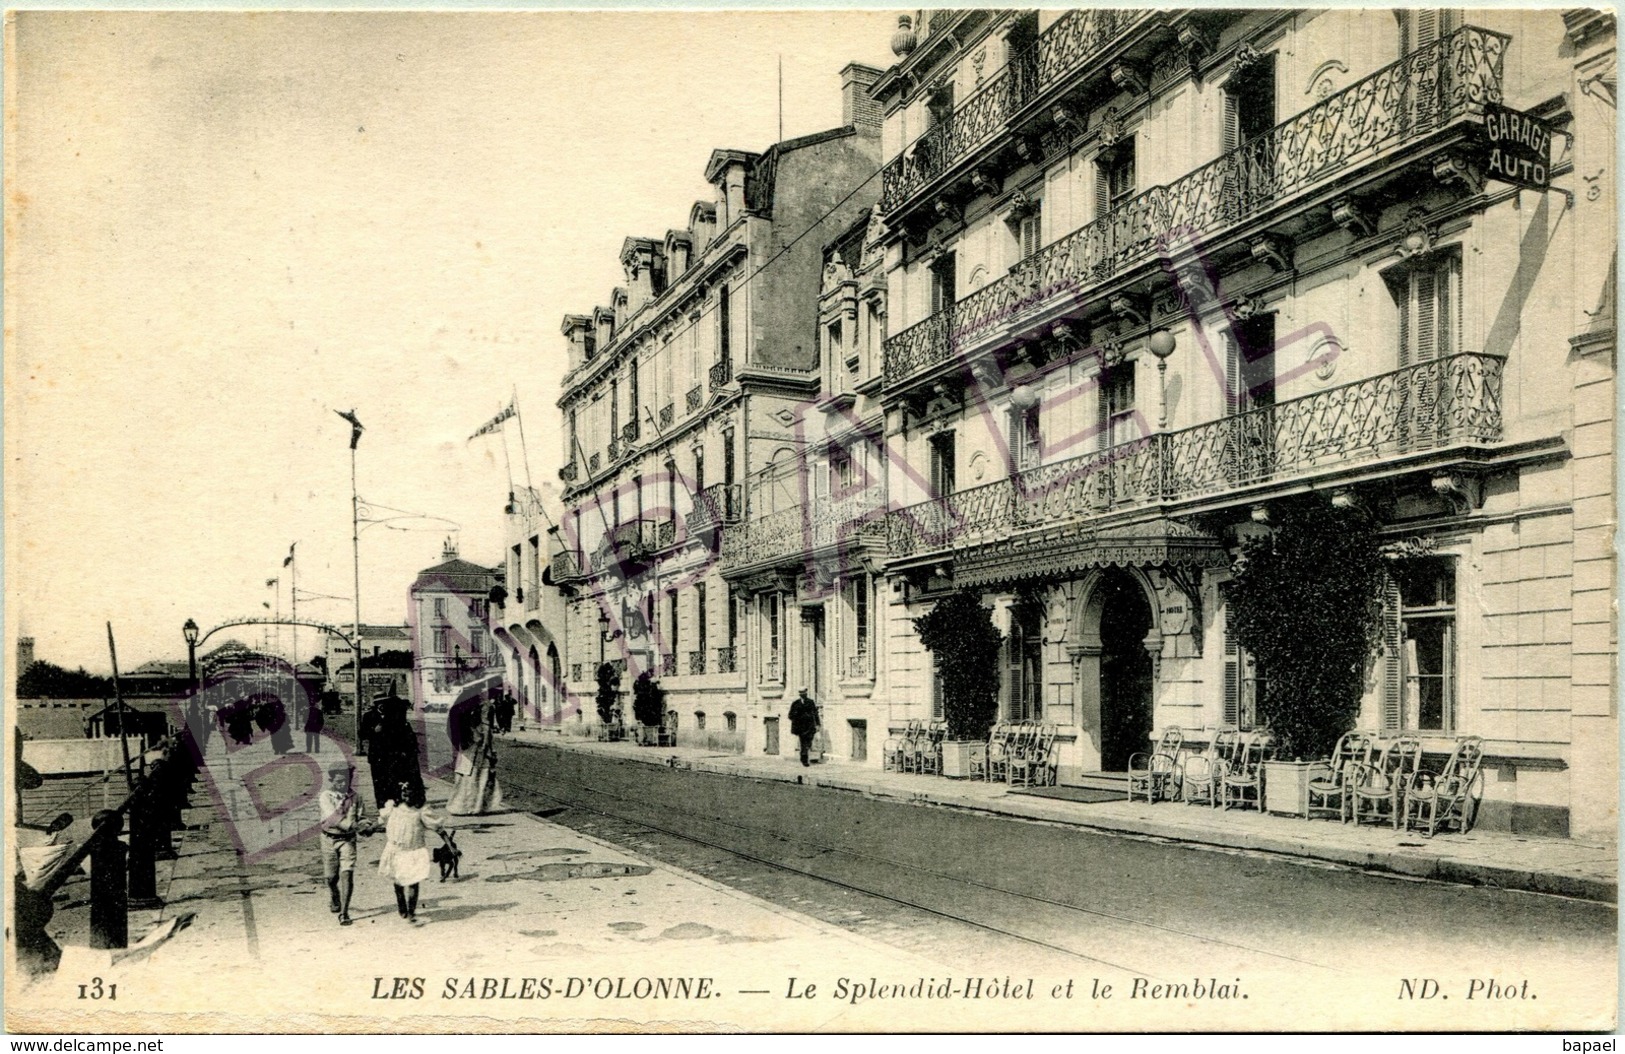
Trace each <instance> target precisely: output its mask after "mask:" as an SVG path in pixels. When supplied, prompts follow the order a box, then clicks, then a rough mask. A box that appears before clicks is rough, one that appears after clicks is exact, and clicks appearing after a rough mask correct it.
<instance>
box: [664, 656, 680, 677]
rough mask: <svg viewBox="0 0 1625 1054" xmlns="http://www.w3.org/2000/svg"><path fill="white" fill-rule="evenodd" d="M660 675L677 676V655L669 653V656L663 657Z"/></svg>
mask: <svg viewBox="0 0 1625 1054" xmlns="http://www.w3.org/2000/svg"><path fill="white" fill-rule="evenodd" d="M660 676H662V677H676V676H677V656H675V655H667V656H665V657H663V658H662V659H661V660H660Z"/></svg>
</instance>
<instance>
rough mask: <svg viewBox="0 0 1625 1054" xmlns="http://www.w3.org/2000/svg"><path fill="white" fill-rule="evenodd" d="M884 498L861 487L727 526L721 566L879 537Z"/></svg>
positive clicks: (751, 563) (788, 557)
mask: <svg viewBox="0 0 1625 1054" xmlns="http://www.w3.org/2000/svg"><path fill="white" fill-rule="evenodd" d="M885 515H886V501H885V499H884V497H882V496H881V495H880V493H879V492H878V491H874V492H870V491H861V492H859V493H857V494H854V495H852V496H851V497H848V498H843V499H841V500H839V501H831V502H825V503H822V504H813V505H797V506H795V507H793V508H789V509H780V510H779V511H777V512H771V513H768V514H767V515H766V516H758V517H755V518H753V519H750V520H745V521H742V522H740V523H737V524H734V525H732V526H729V527H726V528H724V529H723V532H722V566H723V567H749V566H754V565H756V564H764V563H774V562H779V561H785V560H797V559H800V558H801V557H803V556H805V555H806V554H808V553H811V552H813V551H815V550H819V549H826V548H829V547H831V546H834V545H837V544H840V543H842V542H845V541H848V540H851V539H858V538H873V539H882V538H884V537H885V532H886V521H885Z"/></svg>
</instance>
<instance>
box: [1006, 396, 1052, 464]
mask: <svg viewBox="0 0 1625 1054" xmlns="http://www.w3.org/2000/svg"><path fill="white" fill-rule="evenodd" d="M1009 435H1010V468H1011V469H1012V470H1013V471H1015V472H1021V471H1023V470H1025V469H1030V468H1037V467H1038V463H1039V461H1040V460H1041V458H1042V455H1043V450H1044V439H1043V434H1042V432H1040V430H1039V427H1038V407H1036V406H1029V407H1027V408H1026V409H1025V410H1011V411H1010V420H1009Z"/></svg>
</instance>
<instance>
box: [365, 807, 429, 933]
mask: <svg viewBox="0 0 1625 1054" xmlns="http://www.w3.org/2000/svg"><path fill="white" fill-rule="evenodd" d="M400 795H401V798H400V800H399V801H398V802H397V801H391V802H390V803H388V804H387V805H385V806H384V811H383V813H382V814H381V815H380V817H379V818H380V819H381V820H383V822H384V837H385V844H384V852H383V854H382V855H381V856H379V858H378V873H379V874H380V875H383V876H384V877H386V878H388V879H389V880H390V881H391V882H393V883H394V884H395V907H396V908H397V909H398V910H399V911H400V913H401V918H403V919H406V920H407V921H408V922H416V921H417V920H418V884H419V883H420V882H422V881H423V880H424V879H426V878H428V877H429V869H430V867H431V866H432V862H433V854H432V853H431V852H430V851H429V843H428V839H427V837H426V834H427V832H429V831H438V830H440V827H441V821H440V819H439V818H438V817H436V816H434V815H432V814H430V813H429V812H428V811H427V810H425V809H424V807H423V784H422V783H418V784H416V785H413V784H410V783H402V784H401V787H400Z"/></svg>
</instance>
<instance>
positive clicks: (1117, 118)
mask: <svg viewBox="0 0 1625 1054" xmlns="http://www.w3.org/2000/svg"><path fill="white" fill-rule="evenodd" d="M1122 138H1123V118H1122V115H1120V114H1119V113H1118V112H1117V107H1115V106H1108V107H1106V112H1105V114H1103V115H1102V116H1101V118H1100V145H1101V146H1102V147H1112V146H1116V145H1117V143H1118V142H1119V141H1120V140H1121V139H1122Z"/></svg>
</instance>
